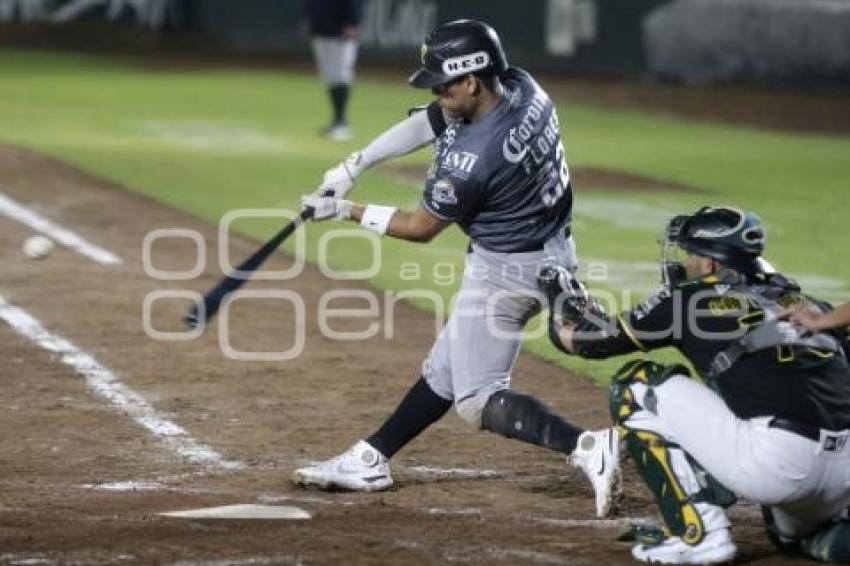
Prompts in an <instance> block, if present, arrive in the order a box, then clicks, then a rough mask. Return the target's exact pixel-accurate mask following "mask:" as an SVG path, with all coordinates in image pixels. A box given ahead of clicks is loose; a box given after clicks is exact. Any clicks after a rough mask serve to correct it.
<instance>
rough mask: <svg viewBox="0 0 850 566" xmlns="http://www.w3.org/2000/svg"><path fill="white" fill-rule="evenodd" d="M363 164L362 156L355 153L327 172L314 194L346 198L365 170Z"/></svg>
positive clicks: (357, 152)
mask: <svg viewBox="0 0 850 566" xmlns="http://www.w3.org/2000/svg"><path fill="white" fill-rule="evenodd" d="M362 162H363V156H362V154H361V153H360V152H359V151H355V152H354V153H352V154H351V155H349V156H348V157H346V158H345V161H343V162H342V163H340V164H339V165H337V166H335V167H333V168H331V169H328V170H327V171H326V172H325V176H324V178H323V179H322V184H321V185H319V188H318V189H316V190H315V192H314V193H313V194H314V195H316V196H322V197H334V198H345V196H346V195H347V194H348V193H349V192H351V189H353V188H354V185H355V184H356V183H357V177H359V176H360V174H361V173H362V172H363V170H364V169H365V168H364V167H363V164H362Z"/></svg>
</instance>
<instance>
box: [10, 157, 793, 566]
mask: <svg viewBox="0 0 850 566" xmlns="http://www.w3.org/2000/svg"><path fill="white" fill-rule="evenodd" d="M0 171H2V172H3V175H2V178H0V193H4V194H6V195H7V196H8V197H10V198H12V199H15V200H16V201H18V202H20V203H22V204H24V205H26V206H28V207H30V208H32V209H34V210H36V211H38V212H40V213H41V214H43V215H44V216H46V217H48V218H50V219H52V220H53V221H54V222H57V223H59V224H61V225H62V226H63V227H65V228H67V229H69V230H73V231H75V232H77V233H78V234H80V235H81V236H82V237H84V238H86V239H87V240H88V241H90V242H92V243H96V244H98V245H100V246H103V247H105V248H107V249H108V250H110V251H112V252H113V253H115V254H117V255H118V256H120V257H121V258H122V259H123V263H122V264H121V265H119V266H104V265H100V264H97V263H95V262H92V261H91V260H89V259H87V258H85V257H83V256H81V255H79V254H77V253H75V252H73V251H71V250H69V249H66V248H61V247H60V248H59V249H57V250H56V251H55V252H54V253H53V254H52V256H51V257H49V258H48V259H46V260H44V261H40V262H35V261H31V260H27V259H25V258H24V257H23V255H22V254H21V253H20V243H21V242H22V241H23V240H24V238H26V237H27V236H28V235H30V234H31V233H32V232H31V230H30V229H29V228H26V227H23V226H21V225H20V224H18V223H16V222H13V221H12V220H10V219H8V218H6V217H0V242H2V244H0V261H2V265H3V266H4V270H3V276H2V278H0V296H2V297H4V298H5V299H6V300H7V301H8V302H9V303H10V304H12V305H14V306H15V307H19V308H20V309H23V310H24V311H26V312H27V313H29V314H31V315H32V316H33V317H35V318H36V319H37V320H38V321H40V322H41V324H42V325H43V327H44V328H45V329H46V330H47V331H49V332H50V333H52V334H53V335H55V336H59V337H62V338H64V339H66V340H68V341H70V342H72V343H73V344H74V345H75V346H76V347H78V348H79V349H80V350H82V351H84V352H86V353H88V354H91V355H92V356H93V357H94V358H95V359H96V360H97V362H99V363H100V364H102V366H104V368H107V369H108V370H110V371H111V372H112V374H113V379H112V381H109V380H106V382H105V383H106V385H105V386H113V387H114V386H117V383H120V384H122V386H126V387H128V388H129V389H130V390H132V391H135V392H137V393H138V394H140V395H141V397H142V399H143V400H144V401H145V402H147V403H148V407H149V408H150V409H151V410H152V411H155V412H156V415H158V416H160V417H161V418H163V419H166V420H167V421H168V422H170V423H173V424H175V425H178V426H180V427H183V429H185V431H186V435H187V436H190V437H192V438H193V439H194V440H196V441H197V442H199V443H201V444H203V445H204V446H206V447H208V448H210V449H211V450H214V451H216V453H217V454H218V455H220V458H210V459H207V460H206V461H203V462H198V461H195V462H193V461H192V458H191V457H187V455H186V453H185V452H180V451H179V450H176V449H175V441H176V440H179V439H180V435H179V434H175V433H173V432H171V433H170V432H168V431H167V430H165V431H160V432H158V433H157V432H156V430H154V431H153V432H152V431H151V430H150V429H146V428H144V427H143V426H142V425H141V424H140V422H141V421H140V419H139V410H137V409H133V408H132V407H129V406H124V405H122V404H121V403H120V402H119V401H116V400H115V398H111V400H110V398H105V397H104V396H103V395H98V394H97V392H96V388H95V387H94V386H93V385H92V382H91V381H89V382H88V384H87V381H86V380H84V379H83V378H82V377H81V376H80V375H79V372H75V371H74V369H72V367H71V365H72V364H73V363H74V361H75V360H77V361H78V358H79V356H78V357H77V358H74V357H73V356H69V355H67V352H66V354H63V355H58V354H55V353H54V354H51V353H49V352H47V351H46V350H45V349H43V348H41V347H39V346H37V345H36V344H35V343H33V342H32V341H30V340H27V339H25V338H24V337H22V336H20V335H19V334H17V333H16V332H15V331H13V330H12V328H11V327H10V326H9V325H7V324H5V323H0V360H2V367H3V371H2V377H0V400H2V401H0V402H2V404H3V410H2V411H0V431H3V433H2V435H0V563H8V564H51V563H180V564H300V563H304V564H435V563H444V562H461V563H475V564H562V563H564V564H566V563H569V564H626V563H629V562H630V560H629V555H628V552H627V551H628V546H627V545H625V544H622V543H617V542H615V541H614V539H615V537H616V535H617V533H618V531H619V530H620V528H621V527H622V526H623V525H624V524H625V523H627V522H628V521H629V520H630V519H633V518H639V519H642V518H648V517H653V516H654V511H653V507H652V505H651V504H650V501H649V500H648V498H647V495H646V493H645V492H644V490H643V488H642V487H641V486H640V485H639V484H638V483H637V480H636V478H635V474H634V471H633V469H632V468H631V467H630V466H629V465H627V466H626V497H625V499H624V501H623V504H622V510H621V511H620V515H619V520H617V521H604V522H597V521H594V520H593V512H592V500H591V493H590V489H589V487H588V486H587V485H586V484H585V480H584V479H583V478H582V477H581V476H580V475H579V474H577V473H575V472H573V471H571V470H569V469H567V467H566V466H565V465H564V462H563V458H561V457H559V456H558V455H557V454H554V453H550V452H547V451H545V450H543V449H540V448H536V447H532V446H527V445H523V444H520V443H517V442H512V441H508V440H504V439H501V438H498V437H495V436H493V435H489V434H486V433H483V432H474V431H471V430H468V428H467V427H466V425H464V424H463V423H462V422H461V421H460V420H459V419H458V418H457V417H455V416H454V415H452V416H449V417H447V418H446V419H444V420H443V422H441V423H439V424H438V425H436V426H435V427H433V428H432V429H431V430H429V431H427V432H426V433H425V434H424V435H423V436H422V437H421V438H420V439H418V440H417V441H416V442H414V443H413V444H412V445H411V446H409V447H408V448H406V449H405V450H403V451H402V452H401V453H400V454H399V456H398V457H397V459H396V462H395V468H394V472H395V475H396V478H397V486H396V487H395V488H394V489H393V490H392V491H390V492H387V493H383V494H326V493H318V492H304V491H301V490H298V489H296V488H295V487H294V486H293V485H291V484H290V482H289V480H288V478H289V475H290V473H291V471H292V469H293V468H294V467H296V466H298V465H301V464H303V463H305V462H308V461H311V460H313V459H320V458H324V457H328V456H331V455H333V454H336V453H337V452H339V451H340V450H342V449H344V448H346V447H348V446H349V444H351V443H352V442H353V441H355V440H356V439H358V438H360V437H362V436H364V435H366V434H368V433H369V432H370V431H371V429H372V428H373V427H374V426H375V425H377V424H378V423H379V421H380V420H381V419H382V418H383V417H384V416H385V415H386V414H387V413H388V412H389V411H390V410H391V409H392V408H393V406H394V405H395V403H396V401H397V400H398V399H399V398H400V396H401V395H402V394H403V392H404V391H405V390H406V389H407V387H408V386H409V385H410V384H411V382H412V380H413V379H415V377H416V376H417V372H418V366H419V363H420V360H421V358H422V357H423V356H424V355H425V354H426V352H427V349H428V347H429V345H430V342H431V340H432V338H433V335H434V325H433V324H432V322H433V321H432V320H431V319H430V318H429V317H428V316H426V315H424V314H421V313H419V312H417V311H415V310H413V309H411V308H409V307H407V306H405V305H403V304H402V305H398V306H397V307H396V311H395V317H394V321H395V330H396V332H395V337H394V338H393V339H392V340H386V339H384V338H383V337H381V333H379V334H378V337H376V338H373V339H371V340H369V341H368V343H366V344H364V343H362V342H339V341H331V340H329V339H327V338H325V337H323V335H322V332H320V329H319V327H318V324H317V322H316V317H315V313H316V309H317V304H318V302H319V300H320V298H321V295H322V293H323V292H325V291H326V290H328V289H334V288H336V289H339V288H343V284H342V283H341V282H338V281H332V280H329V279H326V278H324V277H323V276H322V275H321V274H320V273H319V272H318V270H316V269H314V268H311V267H308V268H305V269H304V271H303V273H302V274H301V275H300V276H299V277H297V278H295V279H292V280H290V281H287V282H285V283H280V282H278V283H274V282H261V281H255V282H252V283H251V284H250V288H251V289H285V290H289V291H294V292H296V293H298V294H299V295H300V296H302V297H303V298H304V300H305V305H306V317H305V320H306V343H305V349H304V352H303V354H302V355H300V356H299V357H297V358H296V359H293V360H291V361H286V362H261V361H234V360H231V359H228V358H226V357H225V356H224V355H223V354H222V352H221V349H220V347H219V342H218V336H217V333H216V330H217V327H215V328H213V329H211V331H209V332H207V333H206V334H205V335H204V336H203V337H201V338H198V339H196V340H192V341H185V342H165V341H157V340H153V339H151V338H149V337H148V336H147V335H146V334H145V332H144V330H143V325H142V315H143V303H144V299H145V296H146V295H147V294H148V293H149V292H151V291H154V290H158V289H170V290H178V289H184V288H189V289H197V290H203V289H205V288H207V287H209V286H210V285H211V284H212V283H213V282H214V281H215V280H216V279H217V277H218V276H219V270H218V269H217V267H216V268H213V267H214V266H217V263H216V259H215V255H214V252H215V245H216V244H217V241H218V239H217V235H216V227H215V226H212V225H209V224H207V223H204V222H201V221H198V220H197V219H193V218H191V217H189V216H186V215H184V214H182V213H179V212H176V211H174V210H173V209H170V208H168V207H166V206H163V205H160V204H157V203H155V202H152V201H150V200H147V199H145V198H141V197H138V196H135V195H132V194H130V193H127V192H125V191H123V190H119V189H120V188H119V187H114V186H110V185H109V184H106V183H104V182H101V181H99V180H97V179H94V178H92V177H90V176H88V175H86V174H84V173H81V172H80V171H77V170H74V169H72V168H70V167H67V166H65V165H63V164H61V163H59V162H57V161H55V160H51V159H47V158H44V157H41V156H38V155H35V154H32V153H29V152H26V151H22V150H18V149H13V148H9V147H5V148H2V149H0ZM157 228H187V229H191V230H196V231H197V232H198V233H200V234H202V235H203V237H204V239H205V241H206V242H207V244H208V247H207V255H208V257H207V259H208V262H207V265H208V266H209V267H208V268H207V269H206V271H205V272H204V274H203V275H202V276H201V277H200V278H198V279H195V280H192V281H189V282H181V281H173V282H163V281H158V280H155V279H152V278H151V277H149V276H148V275H146V273H145V270H144V269H143V265H142V250H143V245H142V243H143V241H144V238H145V235H146V234H148V233H149V232H150V231H151V230H154V229H157ZM256 246H257V244H256V243H255V242H250V241H247V240H245V239H239V238H237V239H235V240H234V241H233V242H232V246H231V252H232V253H231V257H232V258H233V259H234V262H235V260H236V259H238V258H242V257H245V256H246V255H248V254H249V253H250V252H251V251H253V250H254V249H255V248H256ZM193 249H194V245H193V244H192V243H191V242H190V241H188V240H185V239H182V240H178V239H171V240H168V241H165V240H163V241H161V242H160V243H159V244H156V245H154V246H153V248H152V251H153V253H152V259H153V263H154V265H155V266H156V267H157V268H159V269H174V270H176V269H189V268H191V265H192V264H193V263H194V259H193V257H194V256H193ZM291 261H292V260H291V258H287V257H284V256H283V255H279V256H278V257H276V258H274V259H273V261H272V265H270V267H271V268H277V269H283V268H286V267H288V266H290V265H291ZM345 286H346V287H351V285H350V284H347V283H346V284H345ZM355 287H357V286H355ZM357 288H360V289H362V288H363V287H357ZM186 306H187V305H186V303H185V301H184V302H181V301H178V300H173V301H169V300H167V299H163V300H161V301H159V302H157V303H155V304H154V308H153V309H152V313H153V316H152V322H153V326H154V327H155V328H156V329H158V330H178V329H179V319H180V316H181V315H182V313H183V312H184V309H185V308H186ZM352 306H362V305H359V304H357V305H352ZM311 313H312V316H311ZM293 318H294V315H293V312H292V309H290V308H288V307H287V306H286V305H284V304H280V303H269V302H266V301H247V300H246V301H244V302H240V303H237V304H236V306H234V311H233V316H232V318H231V329H232V332H231V335H232V341H233V346H234V347H236V348H239V349H243V350H247V349H253V350H258V351H272V350H276V349H277V350H280V349H286V348H288V347H289V346H290V345H291V344H292V343H293V340H294V332H295V326H294V325H293V324H292V320H293ZM365 322H368V321H364V322H363V324H365ZM340 324H341V326H339V327H337V328H339V329H341V328H342V327H343V326H342V323H340ZM358 324H360V323H354V324H351V325H350V327H346V328H349V329H355V328H357V325H358ZM515 385H516V387H518V388H520V389H523V390H526V391H529V392H531V393H535V394H538V395H539V396H541V397H542V398H543V399H546V400H547V401H548V402H549V403H551V404H552V405H553V406H554V407H555V408H556V409H557V410H558V411H560V412H562V413H563V414H565V415H568V416H569V417H570V418H571V420H573V421H575V422H577V423H580V424H582V425H587V426H600V425H603V424H604V423H606V420H607V419H606V404H605V396H604V392H603V391H602V390H600V389H598V388H595V387H594V386H592V385H591V384H589V383H587V382H585V381H583V380H581V379H578V378H575V377H574V376H570V375H567V374H565V372H564V371H562V370H561V369H559V368H556V367H554V366H552V365H549V364H546V363H544V362H541V361H539V360H537V359H535V358H533V357H530V356H525V355H523V356H522V357H521V360H520V363H519V366H518V369H517V371H516V372H515ZM143 416H144V415H143ZM148 416H150V415H148ZM234 463H238V464H240V466H239V467H234V466H233V465H232V464H234ZM233 503H265V504H272V503H279V504H294V505H298V506H300V507H302V508H304V509H306V510H308V511H309V512H311V513H312V514H313V518H312V519H311V520H308V521H237V520H224V521H201V520H191V521H187V520H179V519H171V518H165V517H161V516H159V515H157V513H160V512H166V511H174V510H180V509H189V508H195V507H204V506H215V505H226V504H233ZM733 520H734V522H735V525H736V527H735V533H736V538H737V540H738V542H739V545H740V549H741V555H742V558H741V562H745V563H753V564H777V563H780V560H779V558H778V556H777V555H776V554H775V553H774V551H773V550H772V548H771V547H770V545H769V544H768V543H767V541H766V539H765V537H764V536H763V535H762V532H761V527H760V519H759V514H758V511H757V509H756V508H755V507H754V506H753V505H749V504H746V503H744V504H741V505H739V506H738V507H737V508H736V509H735V511H734V512H733Z"/></svg>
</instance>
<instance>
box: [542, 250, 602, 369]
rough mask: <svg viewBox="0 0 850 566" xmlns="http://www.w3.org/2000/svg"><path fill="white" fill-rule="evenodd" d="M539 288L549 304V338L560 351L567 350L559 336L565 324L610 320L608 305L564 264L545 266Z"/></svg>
mask: <svg viewBox="0 0 850 566" xmlns="http://www.w3.org/2000/svg"><path fill="white" fill-rule="evenodd" d="M537 287H538V288H539V289H540V291H541V292H542V293H543V294H544V295H545V296H546V300H547V302H548V306H549V339H550V340H551V341H552V343H553V344H554V345H555V347H557V348H558V349H559V350H561V351H564V352H566V350H565V349H564V346H563V344H562V343H561V339H560V336H559V333H560V330H561V328H562V327H564V326H579V325H580V324H582V323H585V324H586V323H588V322H590V323H592V324H593V326H595V327H599V328H601V327H604V326H605V325H606V324H607V323H608V315H607V314H606V312H605V307H603V306H602V304H601V303H600V302H599V301H598V300H596V299H595V298H594V297H593V296H591V295H590V293H588V292H587V287H585V286H584V283H582V282H581V281H579V280H578V279H577V278H576V277H575V275H573V273H572V272H571V271H570V270H568V269H566V268H565V267H561V266H559V265H545V266H543V267H542V268H541V269H540V272H539V274H538V275H537Z"/></svg>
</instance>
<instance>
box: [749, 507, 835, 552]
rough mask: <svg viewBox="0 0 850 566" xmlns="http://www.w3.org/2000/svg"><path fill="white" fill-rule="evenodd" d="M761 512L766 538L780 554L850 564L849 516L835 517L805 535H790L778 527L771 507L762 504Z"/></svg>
mask: <svg viewBox="0 0 850 566" xmlns="http://www.w3.org/2000/svg"><path fill="white" fill-rule="evenodd" d="M761 512H762V517H764V530H765V531H767V538H768V539H769V540H770V542H772V543H773V545H774V546H775V547H776V548H777V549H779V551H780V552H781V553H782V554H784V555H786V556H791V557H795V558H799V557H807V558H812V559H814V560H818V561H820V562H827V563H829V564H850V520H848V519H836V520H834V521H831V522H829V523H827V524H825V525H822V526H821V527H820V528H819V529H818V530H816V531H815V532H814V533H812V534H810V535H809V536H807V537H804V538H792V537H787V536H785V535H783V534H782V533H781V532H780V531H779V528H778V527H777V525H776V521H775V520H774V519H773V512H772V511H771V509H770V507H767V506H762V508H761Z"/></svg>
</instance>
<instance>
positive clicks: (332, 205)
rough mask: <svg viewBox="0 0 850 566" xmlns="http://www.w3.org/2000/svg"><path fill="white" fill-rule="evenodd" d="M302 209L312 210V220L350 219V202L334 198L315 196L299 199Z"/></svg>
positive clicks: (305, 196)
mask: <svg viewBox="0 0 850 566" xmlns="http://www.w3.org/2000/svg"><path fill="white" fill-rule="evenodd" d="M301 205H302V206H303V207H304V208H312V209H313V220H319V221H321V220H347V219H349V218H351V207H352V202H351V201H350V200H342V199H338V198H334V197H320V196H316V195H315V194H312V195H304V196H302V197H301Z"/></svg>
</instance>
